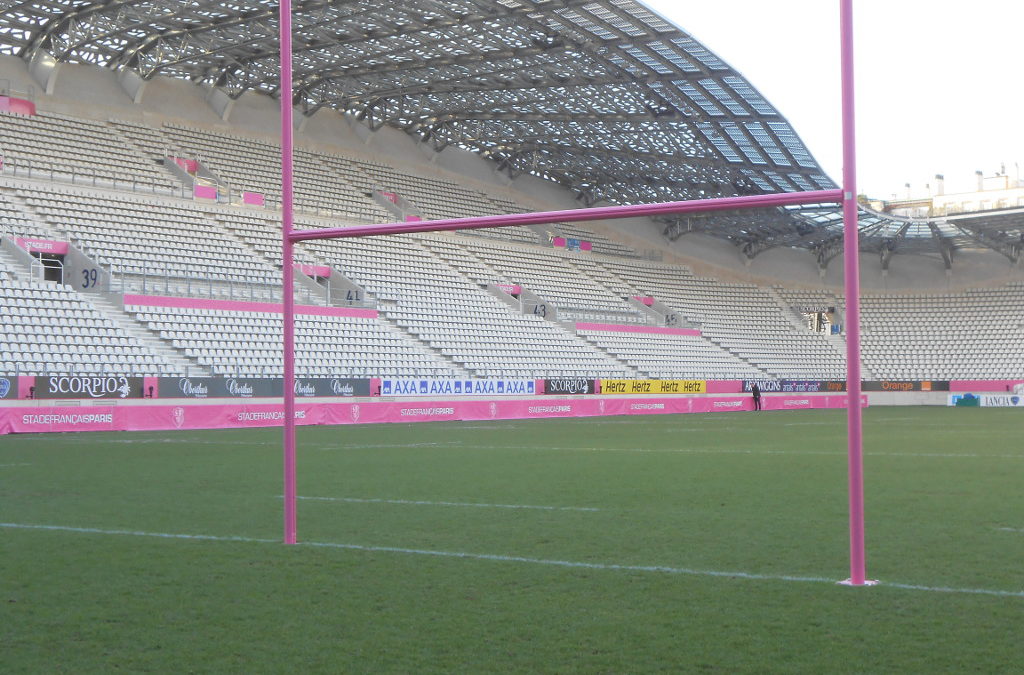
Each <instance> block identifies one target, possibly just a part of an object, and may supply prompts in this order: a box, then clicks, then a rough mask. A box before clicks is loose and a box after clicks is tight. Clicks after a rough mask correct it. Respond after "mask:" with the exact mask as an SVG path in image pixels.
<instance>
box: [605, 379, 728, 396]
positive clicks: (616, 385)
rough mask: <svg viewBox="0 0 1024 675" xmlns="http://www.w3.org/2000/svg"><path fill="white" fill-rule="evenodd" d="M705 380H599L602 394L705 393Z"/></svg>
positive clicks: (706, 387) (706, 388)
mask: <svg viewBox="0 0 1024 675" xmlns="http://www.w3.org/2000/svg"><path fill="white" fill-rule="evenodd" d="M707 390H708V383H707V381H706V380H601V393H602V394H706V393H707Z"/></svg>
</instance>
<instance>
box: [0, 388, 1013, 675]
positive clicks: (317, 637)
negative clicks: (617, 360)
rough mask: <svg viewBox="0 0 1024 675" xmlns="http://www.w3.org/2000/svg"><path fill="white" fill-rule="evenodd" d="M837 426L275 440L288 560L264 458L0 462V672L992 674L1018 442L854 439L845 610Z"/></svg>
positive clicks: (184, 443) (747, 418) (931, 428)
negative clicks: (856, 491) (857, 555)
mask: <svg viewBox="0 0 1024 675" xmlns="http://www.w3.org/2000/svg"><path fill="white" fill-rule="evenodd" d="M845 424H846V417H845V413H844V412H843V411H792V412H777V413H776V412H773V413H762V414H755V413H731V414H716V415H679V416H649V417H630V418H624V417H618V418H601V419H594V418H591V419H570V420H546V421H522V422H511V421H498V422H488V423H451V424H449V423H444V424H409V425H381V426H359V427H352V426H348V427H332V428H328V427H316V428H300V430H299V453H298V467H299V481H298V492H299V495H300V496H301V497H304V498H305V499H302V500H301V501H300V502H299V512H298V517H299V538H300V540H301V541H302V542H303V544H302V545H299V546H294V547H288V546H284V545H282V544H280V543H278V542H279V541H280V538H281V521H282V515H281V510H282V503H281V496H280V495H281V463H282V462H281V440H280V438H281V432H280V430H279V429H266V430H237V431H208V432H167V433H137V434H129V433H113V434H106V433H105V434H77V435H39V436H7V437H2V438H0V521H2V522H3V523H4V525H3V526H2V527H0V670H2V671H3V672H5V673H44V672H45V673H59V672H66V673H84V672H103V673H108V672H114V671H122V672H182V673H184V672H209V673H227V672H238V673H269V672H331V673H338V672H351V673H386V672H391V673H433V672H436V673H452V672H458V673H491V672H522V673H540V672H557V673H573V672H579V673H647V672H722V673H762V672H779V673H834V672H867V673H896V672H921V673H935V672H964V671H969V672H983V673H993V672H1020V671H1021V670H1022V669H1024V648H1022V645H1024V642H1022V640H1021V635H1022V634H1024V621H1022V619H1024V489H1022V487H1024V482H1022V479H1024V442H1022V440H1021V439H1022V435H1021V430H1022V429H1024V416H1022V414H1021V412H1020V411H1015V410H999V409H950V408H870V409H868V410H866V411H865V420H864V428H865V445H864V449H865V479H866V502H867V554H868V557H867V560H868V576H869V577H871V578H877V579H880V580H881V582H882V583H881V585H879V586H876V587H873V588H848V587H844V586H839V585H837V584H836V583H835V582H836V581H838V580H840V579H842V578H844V577H846V576H848V570H849V567H848V539H847V537H848V534H847V494H846V455H845V452H846V437H845ZM311 498H317V499H311ZM24 526H33V527H24ZM35 526H52V527H53V528H55V529H42V528H38V527H35ZM158 535H175V536H158ZM179 535H180V536H179Z"/></svg>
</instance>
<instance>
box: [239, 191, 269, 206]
mask: <svg viewBox="0 0 1024 675" xmlns="http://www.w3.org/2000/svg"><path fill="white" fill-rule="evenodd" d="M242 203H243V204H252V205H254V206H264V205H266V199H265V198H264V197H263V193H262V192H242Z"/></svg>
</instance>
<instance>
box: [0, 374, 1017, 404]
mask: <svg viewBox="0 0 1024 675" xmlns="http://www.w3.org/2000/svg"><path fill="white" fill-rule="evenodd" d="M755 384H756V385H757V386H758V388H759V389H760V390H761V393H764V394H814V393H842V392H845V391H846V382H845V381H844V380H623V379H590V378H582V377H561V378H548V379H543V380H530V379H502V378H480V379H478V378H471V379H462V378H438V377H430V378H409V377H407V378H343V377H334V378H296V380H295V396H296V397H298V398H328V397H367V396H371V397H372V396H397V397H406V396H416V397H419V396H433V397H442V398H444V397H452V396H520V397H521V396H535V395H537V396H539V395H547V396H587V395H594V394H601V395H605V396H608V395H616V394H618V395H634V396H641V395H673V394H689V395H692V394H738V393H741V392H744V393H750V391H751V389H752V387H753V385H755ZM1021 389H1024V381H1022V380H990V381H977V380H953V381H949V380H877V381H873V380H869V381H867V382H863V383H862V385H861V391H864V392H896V393H900V392H943V391H951V392H967V391H975V392H1013V393H1018V394H1020V393H1024V391H1020V390H1021ZM282 396H283V382H282V380H281V379H280V378H221V377H133V376H127V375H103V376H95V377H92V376H71V375H48V376H21V377H3V376H0V400H7V401H10V400H25V399H38V400H46V399H81V400H92V399H117V400H124V399H178V398H185V399H261V398H281V397H282Z"/></svg>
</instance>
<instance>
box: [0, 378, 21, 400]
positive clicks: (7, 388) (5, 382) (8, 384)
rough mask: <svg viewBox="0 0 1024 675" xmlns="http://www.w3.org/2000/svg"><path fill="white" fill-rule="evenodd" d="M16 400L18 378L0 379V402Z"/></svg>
mask: <svg viewBox="0 0 1024 675" xmlns="http://www.w3.org/2000/svg"><path fill="white" fill-rule="evenodd" d="M5 398H18V378H16V377H13V376H12V377H0V400H3V399H5Z"/></svg>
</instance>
